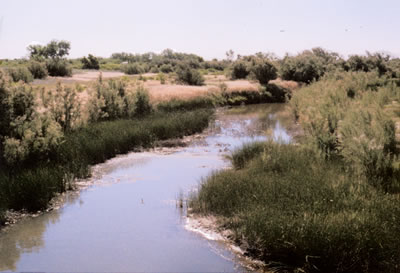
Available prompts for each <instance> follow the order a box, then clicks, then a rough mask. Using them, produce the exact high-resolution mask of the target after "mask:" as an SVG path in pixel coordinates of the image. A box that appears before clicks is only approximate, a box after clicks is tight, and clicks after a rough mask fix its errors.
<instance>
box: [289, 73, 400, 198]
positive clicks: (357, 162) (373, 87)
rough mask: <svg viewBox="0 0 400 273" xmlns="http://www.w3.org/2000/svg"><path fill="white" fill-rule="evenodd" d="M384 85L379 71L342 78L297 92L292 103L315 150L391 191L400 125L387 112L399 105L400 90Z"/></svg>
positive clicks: (327, 79) (339, 76) (342, 75)
mask: <svg viewBox="0 0 400 273" xmlns="http://www.w3.org/2000/svg"><path fill="white" fill-rule="evenodd" d="M383 84H384V83H382V78H379V76H378V73H377V72H374V73H365V72H358V73H354V72H353V73H349V72H347V73H340V74H337V75H332V77H324V79H323V80H321V81H319V82H316V83H313V84H311V85H309V86H308V87H305V88H302V89H300V90H299V91H297V92H295V93H294V95H293V98H292V100H291V104H292V107H293V109H294V113H295V115H296V116H297V117H299V121H300V124H301V125H302V127H303V128H304V131H305V132H306V138H307V139H308V140H309V143H310V144H311V145H313V146H314V147H316V148H317V149H318V150H319V151H321V153H322V154H323V155H324V156H326V157H331V156H332V157H336V156H339V157H341V158H344V159H345V160H346V161H347V162H348V163H349V164H348V166H349V168H352V169H353V171H354V170H355V171H356V172H357V173H358V174H361V175H362V176H364V177H367V178H368V179H372V180H373V183H375V186H378V187H379V188H381V189H383V190H385V191H388V190H390V188H391V186H392V184H393V183H394V182H395V181H394V180H395V178H394V176H393V175H394V169H393V161H394V154H395V153H396V151H395V126H394V123H393V121H392V120H391V118H390V116H388V115H387V114H386V113H385V112H386V111H384V107H385V105H387V104H389V103H392V101H396V100H398V93H399V88H398V87H397V86H395V85H389V86H386V87H381V86H380V85H383Z"/></svg>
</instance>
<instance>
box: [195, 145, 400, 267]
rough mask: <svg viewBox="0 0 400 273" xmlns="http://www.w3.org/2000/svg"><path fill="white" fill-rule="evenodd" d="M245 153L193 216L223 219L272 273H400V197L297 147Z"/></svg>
mask: <svg viewBox="0 0 400 273" xmlns="http://www.w3.org/2000/svg"><path fill="white" fill-rule="evenodd" d="M244 149H245V151H237V152H235V153H234V156H233V158H236V162H237V163H234V165H235V166H236V167H237V169H236V170H224V171H220V172H217V173H214V174H212V175H210V176H209V177H208V178H207V179H206V180H204V181H202V183H201V184H200V189H199V191H198V194H196V195H194V196H192V198H191V201H190V207H191V208H192V211H194V212H195V213H200V214H206V215H209V214H212V215H216V216H220V218H219V219H220V221H221V226H223V227H224V228H227V229H231V230H232V231H233V238H232V239H233V240H235V241H236V242H237V243H238V244H240V245H241V246H242V248H244V249H245V251H246V252H247V253H248V254H249V255H250V256H252V257H253V258H256V259H259V260H262V261H264V262H265V263H266V264H267V267H268V269H269V270H276V271H280V270H281V271H283V272H308V273H312V272H327V273H329V272H365V273H367V272H393V273H394V272H398V270H399V268H400V260H399V259H398V253H399V252H400V248H399V246H400V244H399V239H398V236H397V234H398V232H399V231H400V229H399V225H398V221H397V215H398V214H399V213H400V209H399V206H398V197H396V196H395V195H388V194H385V193H383V192H381V191H379V190H376V189H375V188H374V187H371V186H370V185H369V184H368V183H362V181H360V180H359V178H358V176H356V175H352V172H349V171H346V167H345V164H344V163H343V162H341V161H335V160H330V161H327V160H324V159H323V158H321V157H320V156H319V155H318V154H317V153H315V152H314V151H312V150H309V149H305V148H303V147H299V146H297V145H283V144H274V143H265V144H264V145H262V144H259V143H257V144H254V147H252V146H249V147H245V148H244ZM239 158H240V161H237V160H238V159H239ZM234 162H235V161H234Z"/></svg>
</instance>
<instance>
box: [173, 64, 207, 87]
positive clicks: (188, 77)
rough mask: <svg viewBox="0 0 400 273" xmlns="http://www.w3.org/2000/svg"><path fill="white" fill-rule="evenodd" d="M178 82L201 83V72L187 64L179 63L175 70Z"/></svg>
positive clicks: (202, 81) (202, 79)
mask: <svg viewBox="0 0 400 273" xmlns="http://www.w3.org/2000/svg"><path fill="white" fill-rule="evenodd" d="M176 74H177V76H178V78H177V80H178V82H181V83H184V84H188V85H203V84H204V77H203V75H201V73H200V72H199V71H197V70H195V69H193V68H190V66H188V65H181V66H180V67H179V69H178V70H177V72H176Z"/></svg>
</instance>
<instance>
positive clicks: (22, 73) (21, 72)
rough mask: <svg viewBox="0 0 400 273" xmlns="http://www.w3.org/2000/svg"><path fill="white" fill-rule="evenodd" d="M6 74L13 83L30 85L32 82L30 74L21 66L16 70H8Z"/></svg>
mask: <svg viewBox="0 0 400 273" xmlns="http://www.w3.org/2000/svg"><path fill="white" fill-rule="evenodd" d="M8 73H9V74H10V76H11V78H12V80H13V81H14V82H19V81H23V82H25V83H30V82H31V81H33V76H32V73H31V72H30V71H29V69H28V68H26V67H24V66H21V67H17V68H9V69H8Z"/></svg>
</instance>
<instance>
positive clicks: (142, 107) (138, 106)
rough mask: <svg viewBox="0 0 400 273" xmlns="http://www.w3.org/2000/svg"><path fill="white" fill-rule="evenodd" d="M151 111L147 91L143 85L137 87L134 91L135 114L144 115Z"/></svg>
mask: <svg viewBox="0 0 400 273" xmlns="http://www.w3.org/2000/svg"><path fill="white" fill-rule="evenodd" d="M151 111H152V106H151V104H150V96H149V91H148V90H147V89H145V88H144V87H143V86H139V87H137V89H136V92H135V115H136V116H144V115H147V114H150V113H151Z"/></svg>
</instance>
